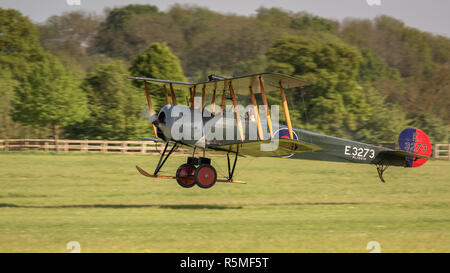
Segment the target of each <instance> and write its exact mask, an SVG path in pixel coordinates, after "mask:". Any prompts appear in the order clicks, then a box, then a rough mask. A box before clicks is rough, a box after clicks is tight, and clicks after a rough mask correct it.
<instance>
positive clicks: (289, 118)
mask: <svg viewBox="0 0 450 273" xmlns="http://www.w3.org/2000/svg"><path fill="white" fill-rule="evenodd" d="M280 92H281V101H282V103H283V109H284V116H285V118H286V124H287V127H288V130H289V138H290V139H294V135H293V133H292V123H291V116H290V115H289V108H288V104H287V101H286V95H285V94H284V88H283V85H282V84H281V81H280Z"/></svg>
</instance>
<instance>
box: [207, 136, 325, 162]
mask: <svg viewBox="0 0 450 273" xmlns="http://www.w3.org/2000/svg"><path fill="white" fill-rule="evenodd" d="M277 140H278V141H279V142H278V146H276V145H275V146H273V147H274V149H269V150H265V151H264V150H262V149H261V144H266V145H269V143H270V142H271V140H264V141H251V142H243V143H237V144H236V143H235V144H227V145H214V146H208V149H212V150H216V151H223V152H232V153H237V152H239V154H240V155H248V156H256V157H266V156H267V157H270V156H288V155H292V154H296V153H301V152H312V151H318V150H322V148H321V147H319V146H317V145H314V144H310V143H307V142H303V141H300V140H294V139H284V138H281V139H277Z"/></svg>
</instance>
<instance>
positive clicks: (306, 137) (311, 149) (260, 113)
mask: <svg viewBox="0 0 450 273" xmlns="http://www.w3.org/2000/svg"><path fill="white" fill-rule="evenodd" d="M129 78H130V79H133V80H137V81H144V87H145V95H146V98H147V103H148V107H149V113H150V116H151V122H152V126H153V129H154V132H155V135H156V138H143V139H148V140H154V141H158V142H162V143H164V144H165V146H164V150H163V151H162V153H161V155H160V159H159V161H158V163H157V164H156V168H155V170H154V172H153V173H148V172H147V171H145V170H144V169H142V168H140V167H139V166H136V168H137V170H138V171H139V172H140V173H141V174H142V175H144V176H147V177H150V178H169V179H175V180H176V181H177V182H178V184H179V185H180V186H182V187H184V188H190V187H193V186H194V185H198V186H199V187H201V188H205V189H207V188H211V187H212V186H213V185H215V183H216V182H227V183H244V182H241V181H237V180H234V179H233V176H234V173H235V169H236V163H237V160H238V157H246V156H253V157H279V158H289V159H307V160H320V161H335V162H348V163H362V164H373V165H375V166H376V168H377V173H378V176H379V178H380V180H381V181H382V182H385V180H384V178H383V173H384V172H385V170H386V169H387V168H388V167H389V166H401V167H418V166H421V165H423V164H424V163H425V162H426V161H427V160H428V159H429V157H430V155H431V143H430V140H429V138H428V136H427V135H426V134H425V133H424V132H422V131H421V130H419V129H416V128H407V129H405V130H403V131H402V132H401V134H400V136H399V139H398V144H399V147H400V149H390V148H386V147H380V146H377V145H372V144H367V143H362V142H357V141H352V140H347V139H343V138H338V137H333V136H328V135H324V134H320V133H316V132H312V131H309V130H304V129H298V128H293V127H292V123H291V118H290V114H289V109H288V103H287V99H286V94H285V89H289V88H301V87H303V86H305V85H306V84H307V83H306V82H305V81H303V80H301V79H299V78H296V77H292V76H289V75H285V74H279V73H259V74H252V75H245V76H239V77H232V78H225V77H221V76H216V75H210V76H208V80H207V81H204V82H196V83H191V82H180V81H171V80H165V79H153V78H145V77H129ZM148 83H151V84H153V85H157V86H159V87H160V88H161V87H162V89H163V90H164V96H165V104H166V105H164V106H163V107H162V108H161V109H160V110H159V112H158V113H156V111H155V110H154V109H153V106H152V100H151V94H150V91H149V90H150V88H149V86H148ZM177 92H184V94H186V96H188V99H187V100H186V105H183V104H178V103H177V96H176V93H177ZM274 92H276V93H274ZM269 94H271V95H272V97H273V95H274V94H275V95H278V96H279V98H281V106H282V109H283V113H284V120H283V121H280V119H279V118H278V117H276V116H275V117H274V115H273V110H274V109H275V110H276V109H277V108H274V105H273V104H272V105H270V107H269V104H268V99H267V98H268V95H269ZM238 100H239V102H240V103H243V101H247V102H248V103H249V104H248V107H240V105H238ZM258 101H259V102H260V103H261V104H258ZM279 101H280V100H279ZM230 102H231V103H230ZM276 106H277V105H276ZM278 108H280V107H278ZM271 112H272V113H271ZM279 112H281V110H280V111H279ZM180 128H181V129H180ZM211 128H214V129H211ZM182 145H183V146H187V147H190V148H192V150H193V153H192V156H188V157H187V160H186V163H185V164H182V165H181V166H179V167H178V169H177V170H176V171H175V172H174V173H175V175H174V176H161V175H159V172H160V170H161V168H162V167H163V166H164V164H165V162H166V161H167V159H168V158H169V157H170V155H171V154H172V153H173V152H174V151H175V150H176V149H177V148H178V147H180V146H182ZM196 151H200V152H201V151H202V152H203V156H198V157H197V156H196ZM206 151H218V152H220V153H223V154H226V157H227V163H228V174H227V175H226V177H224V178H219V177H218V176H217V172H216V169H215V168H214V166H212V164H211V159H210V158H207V157H205V152H206ZM233 156H234V158H233Z"/></svg>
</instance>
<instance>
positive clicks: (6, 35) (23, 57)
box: [0, 8, 42, 77]
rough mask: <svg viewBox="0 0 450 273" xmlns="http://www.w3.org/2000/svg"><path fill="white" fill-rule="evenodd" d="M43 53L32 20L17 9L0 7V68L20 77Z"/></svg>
mask: <svg viewBox="0 0 450 273" xmlns="http://www.w3.org/2000/svg"><path fill="white" fill-rule="evenodd" d="M41 54H42V48H41V45H40V44H39V38H38V32H37V30H36V28H35V26H34V25H33V24H32V23H31V22H30V20H28V18H26V17H24V16H22V15H21V14H20V13H19V12H18V11H16V10H11V9H9V10H5V9H1V8H0V69H8V70H10V71H11V72H12V74H13V77H20V76H22V75H23V74H24V73H26V72H27V71H28V70H29V65H28V63H30V62H34V61H39V60H40V58H41Z"/></svg>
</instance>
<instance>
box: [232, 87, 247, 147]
mask: <svg viewBox="0 0 450 273" xmlns="http://www.w3.org/2000/svg"><path fill="white" fill-rule="evenodd" d="M230 94H231V99H232V100H233V108H234V118H235V119H236V124H237V128H238V131H239V136H240V137H241V141H242V142H244V141H245V137H244V129H243V128H242V123H241V116H240V115H239V108H238V104H237V100H236V94H235V93H234V88H233V85H232V84H231V81H230Z"/></svg>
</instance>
